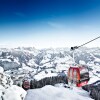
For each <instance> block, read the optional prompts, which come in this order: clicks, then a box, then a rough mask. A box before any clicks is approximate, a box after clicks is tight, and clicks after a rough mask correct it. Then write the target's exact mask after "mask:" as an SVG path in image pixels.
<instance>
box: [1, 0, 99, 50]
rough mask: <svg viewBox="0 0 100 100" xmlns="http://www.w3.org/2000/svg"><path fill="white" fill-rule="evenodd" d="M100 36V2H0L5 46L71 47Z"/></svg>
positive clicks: (97, 41) (92, 45) (84, 0)
mask: <svg viewBox="0 0 100 100" xmlns="http://www.w3.org/2000/svg"><path fill="white" fill-rule="evenodd" d="M99 35H100V0H0V46H1V47H17V46H32V47H36V48H48V47H71V46H74V45H81V44H82V43H84V42H87V41H88V40H91V39H93V38H95V37H98V36H99ZM99 43H100V39H98V40H96V41H95V42H93V43H90V44H88V45H86V46H87V47H95V46H99V47H100V45H99Z"/></svg>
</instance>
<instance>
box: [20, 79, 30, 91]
mask: <svg viewBox="0 0 100 100" xmlns="http://www.w3.org/2000/svg"><path fill="white" fill-rule="evenodd" d="M22 88H24V89H25V90H28V89H30V82H29V81H28V80H23V84H22Z"/></svg>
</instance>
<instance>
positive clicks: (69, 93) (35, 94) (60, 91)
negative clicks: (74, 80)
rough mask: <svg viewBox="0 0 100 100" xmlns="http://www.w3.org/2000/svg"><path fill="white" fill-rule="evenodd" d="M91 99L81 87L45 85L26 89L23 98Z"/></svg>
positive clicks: (35, 99)
mask: <svg viewBox="0 0 100 100" xmlns="http://www.w3.org/2000/svg"><path fill="white" fill-rule="evenodd" d="M33 99H34V100H92V99H91V98H90V97H89V94H88V93H87V92H86V91H84V90H82V89H81V88H79V89H78V88H75V87H74V88H73V90H72V89H68V88H64V87H59V86H58V87H54V86H51V85H47V86H45V87H43V88H41V89H33V90H28V92H27V95H26V97H25V100H33Z"/></svg>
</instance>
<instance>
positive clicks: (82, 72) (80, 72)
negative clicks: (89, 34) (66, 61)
mask: <svg viewBox="0 0 100 100" xmlns="http://www.w3.org/2000/svg"><path fill="white" fill-rule="evenodd" d="M98 38H100V36H99V37H97V38H95V39H93V40H91V41H89V42H86V43H84V44H82V45H80V46H75V47H71V50H72V51H73V62H74V64H73V65H71V66H70V68H69V70H68V84H69V85H75V86H77V87H81V86H84V85H86V84H87V83H88V81H89V79H90V78H89V71H88V67H87V66H85V65H78V64H76V63H75V59H74V51H75V49H78V48H79V47H82V46H84V45H86V44H88V43H90V42H92V41H94V40H96V39H98Z"/></svg>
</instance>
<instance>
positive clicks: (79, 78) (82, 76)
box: [68, 65, 89, 87]
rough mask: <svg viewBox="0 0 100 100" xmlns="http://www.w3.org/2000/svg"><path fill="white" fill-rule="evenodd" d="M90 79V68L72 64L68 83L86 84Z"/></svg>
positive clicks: (78, 85) (79, 85)
mask: <svg viewBox="0 0 100 100" xmlns="http://www.w3.org/2000/svg"><path fill="white" fill-rule="evenodd" d="M88 81H89V72H88V68H87V67H86V66H83V65H78V66H71V67H70V68H69V70H68V83H69V84H74V85H75V86H77V87H81V86H84V85H86V84H87V83H88Z"/></svg>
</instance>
